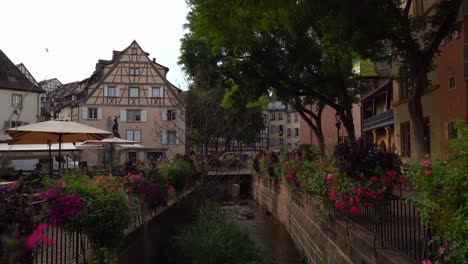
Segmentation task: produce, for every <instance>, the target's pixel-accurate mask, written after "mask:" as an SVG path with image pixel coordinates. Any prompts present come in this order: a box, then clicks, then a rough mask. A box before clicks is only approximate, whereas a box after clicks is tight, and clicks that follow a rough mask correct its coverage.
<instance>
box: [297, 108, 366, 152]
mask: <svg viewBox="0 0 468 264" xmlns="http://www.w3.org/2000/svg"><path fill="white" fill-rule="evenodd" d="M308 108H309V109H310V110H313V109H314V106H308ZM313 111H315V110H313ZM352 115H353V123H354V130H355V133H356V137H357V138H359V137H361V107H360V106H359V105H358V104H353V108H352ZM337 121H339V120H337V117H336V111H335V110H334V109H333V108H331V107H329V106H325V108H324V109H323V111H322V133H323V137H324V141H325V150H326V151H327V152H328V153H331V152H332V151H333V148H334V146H335V145H336V144H337V143H338V142H342V141H344V140H347V138H348V133H347V132H346V129H345V128H344V127H343V126H342V125H340V127H339V129H338V128H337V126H336V124H337ZM300 144H301V145H313V146H316V147H319V146H320V142H319V141H318V138H317V136H316V135H315V133H314V131H313V130H312V129H311V128H310V126H309V125H308V124H307V122H306V121H305V120H304V119H303V118H300Z"/></svg>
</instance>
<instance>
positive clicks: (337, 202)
mask: <svg viewBox="0 0 468 264" xmlns="http://www.w3.org/2000/svg"><path fill="white" fill-rule="evenodd" d="M335 207H336V208H340V209H347V208H348V206H347V205H346V204H344V203H343V202H342V201H336V202H335Z"/></svg>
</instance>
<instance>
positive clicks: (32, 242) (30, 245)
mask: <svg viewBox="0 0 468 264" xmlns="http://www.w3.org/2000/svg"><path fill="white" fill-rule="evenodd" d="M46 230H47V224H40V225H38V226H37V228H36V230H34V232H33V233H32V234H31V235H29V236H28V237H27V238H26V241H25V242H24V249H25V250H26V251H31V250H33V249H34V248H35V247H36V246H37V245H38V244H39V242H43V243H45V244H47V245H50V244H52V243H53V240H52V238H50V237H48V236H46V235H44V233H45V232H46Z"/></svg>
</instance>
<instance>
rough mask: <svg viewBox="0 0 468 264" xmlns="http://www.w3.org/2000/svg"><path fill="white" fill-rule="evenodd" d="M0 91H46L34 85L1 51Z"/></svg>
mask: <svg viewBox="0 0 468 264" xmlns="http://www.w3.org/2000/svg"><path fill="white" fill-rule="evenodd" d="M0 89H9V90H18V91H25V92H34V93H43V92H44V90H42V89H41V88H39V87H38V86H37V85H34V84H33V83H31V81H29V79H28V78H27V77H26V76H25V75H24V74H23V73H22V72H21V71H20V70H19V69H18V67H16V65H15V64H14V63H13V62H12V61H11V60H10V59H9V58H8V57H7V56H6V55H5V53H3V51H2V50H0Z"/></svg>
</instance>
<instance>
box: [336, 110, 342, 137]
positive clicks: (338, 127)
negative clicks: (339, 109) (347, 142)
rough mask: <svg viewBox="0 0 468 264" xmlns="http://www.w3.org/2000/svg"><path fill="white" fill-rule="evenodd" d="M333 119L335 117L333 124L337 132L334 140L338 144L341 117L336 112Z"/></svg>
mask: <svg viewBox="0 0 468 264" xmlns="http://www.w3.org/2000/svg"><path fill="white" fill-rule="evenodd" d="M335 119H336V123H335V126H336V134H337V138H336V142H337V143H338V144H339V143H340V128H341V119H340V115H339V114H338V113H336V114H335Z"/></svg>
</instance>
